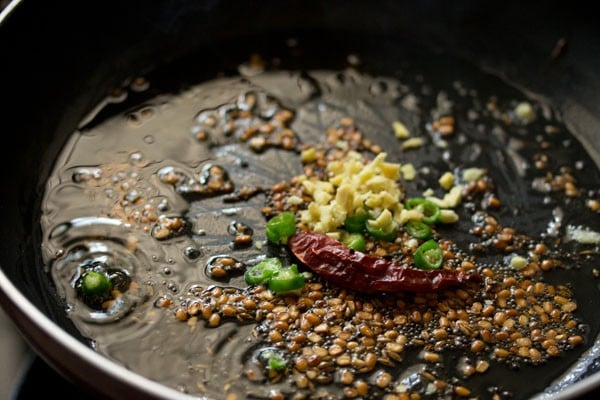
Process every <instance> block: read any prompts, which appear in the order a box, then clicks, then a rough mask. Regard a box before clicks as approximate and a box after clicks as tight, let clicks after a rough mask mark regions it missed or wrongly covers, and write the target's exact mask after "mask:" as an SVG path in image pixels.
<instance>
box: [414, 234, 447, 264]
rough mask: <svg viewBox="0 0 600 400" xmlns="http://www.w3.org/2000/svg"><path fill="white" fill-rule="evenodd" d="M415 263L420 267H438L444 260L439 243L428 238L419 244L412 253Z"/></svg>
mask: <svg viewBox="0 0 600 400" xmlns="http://www.w3.org/2000/svg"><path fill="white" fill-rule="evenodd" d="M414 260H415V265H416V266H417V267H418V268H421V269H438V268H439V267H440V266H441V265H442V261H443V260H444V253H443V252H442V249H441V248H440V245H439V244H438V243H437V242H436V241H435V240H433V239H430V240H428V241H426V242H425V243H423V244H422V245H420V246H419V247H418V248H417V250H416V251H415V255H414Z"/></svg>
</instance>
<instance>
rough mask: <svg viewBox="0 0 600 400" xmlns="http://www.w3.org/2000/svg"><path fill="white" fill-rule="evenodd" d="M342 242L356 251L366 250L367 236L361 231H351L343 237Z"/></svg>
mask: <svg viewBox="0 0 600 400" xmlns="http://www.w3.org/2000/svg"><path fill="white" fill-rule="evenodd" d="M342 243H344V244H345V245H346V246H348V247H349V248H351V249H353V250H356V251H364V250H365V248H366V246H367V243H366V241H365V237H364V236H363V235H362V234H360V233H349V234H347V235H344V236H343V237H342Z"/></svg>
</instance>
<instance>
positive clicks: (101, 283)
mask: <svg viewBox="0 0 600 400" xmlns="http://www.w3.org/2000/svg"><path fill="white" fill-rule="evenodd" d="M112 287H113V285H112V282H111V281H110V279H109V277H108V275H106V274H103V273H102V272H98V271H88V272H86V273H85V275H84V276H83V278H82V281H81V292H82V293H83V294H84V295H85V296H94V297H106V296H108V294H109V293H110V291H111V290H112Z"/></svg>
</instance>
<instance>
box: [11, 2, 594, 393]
mask: <svg viewBox="0 0 600 400" xmlns="http://www.w3.org/2000/svg"><path fill="white" fill-rule="evenodd" d="M593 15H594V13H593V12H591V11H590V10H587V9H586V8H585V7H574V6H573V5H572V4H565V3H564V2H540V3H538V2H525V3H523V2H512V1H508V2H502V3H497V2H495V3H491V2H478V1H455V2H451V3H449V2H444V1H433V0H431V1H419V2H417V1H370V2H361V1H352V0H350V1H327V2H318V1H244V2H227V1H220V0H208V1H198V2H186V1H176V0H171V1H164V2H160V3H152V2H143V3H142V2H138V1H129V2H110V1H108V2H107V1H90V2H73V3H69V4H67V2H31V1H26V0H24V1H14V2H12V3H10V4H9V6H8V7H7V8H6V9H5V10H4V11H3V13H2V17H1V20H0V51H1V54H2V60H1V62H0V79H1V86H0V87H2V107H1V115H2V129H3V135H4V138H5V140H6V144H5V149H6V151H5V153H4V156H3V160H4V166H3V168H2V172H1V173H2V181H1V182H2V185H1V191H2V195H1V197H0V213H1V220H2V222H3V223H2V225H1V228H0V229H1V234H0V237H1V239H2V241H1V243H0V266H1V270H0V289H1V291H0V300H1V303H2V306H3V308H5V309H6V311H7V313H8V314H9V315H10V317H11V318H12V319H13V321H14V322H15V324H16V325H17V327H18V328H19V330H20V331H21V333H22V334H23V336H24V338H25V339H26V340H27V341H28V342H29V343H30V344H31V346H32V347H33V348H34V349H35V350H36V351H37V352H38V353H39V354H40V355H41V357H43V358H44V359H45V360H46V361H47V362H48V363H49V364H50V365H52V366H53V367H54V368H56V370H57V371H59V372H60V373H62V374H64V375H65V376H66V377H67V378H68V379H70V380H72V381H73V382H75V383H77V384H79V385H81V386H82V387H85V388H88V389H90V391H91V393H95V394H98V395H99V396H100V397H104V398H115V399H117V398H132V397H133V398H141V397H143V398H157V399H158V398H184V397H185V396H184V395H182V394H181V393H179V392H177V391H175V390H173V389H170V388H167V387H165V386H162V385H160V384H158V383H156V382H153V381H151V380H149V379H146V378H144V377H143V376H141V375H138V374H136V373H134V372H132V371H129V370H127V369H126V368H123V367H122V366H120V365H118V364H116V363H114V362H112V361H110V360H108V359H107V358H105V357H103V356H101V355H99V354H97V353H95V352H94V351H93V350H92V349H91V348H90V346H89V341H88V339H87V338H85V337H83V336H82V335H81V333H79V332H78V330H77V329H76V327H75V326H74V325H73V323H72V321H71V320H70V319H69V318H68V317H67V315H66V313H65V311H64V304H63V302H62V299H61V298H60V296H58V294H57V293H56V290H55V288H54V285H53V283H52V281H51V278H50V277H49V276H48V275H47V274H46V273H44V266H43V261H42V256H41V250H40V243H41V241H42V233H41V229H40V226H39V220H40V213H41V211H40V210H41V201H42V197H43V194H44V190H45V182H46V180H47V178H48V176H49V175H50V173H51V171H52V168H53V165H54V161H55V159H56V157H57V155H58V154H59V152H60V150H61V149H62V147H63V146H64V144H65V142H66V140H67V139H68V137H69V135H70V134H71V133H72V132H73V131H74V130H75V129H76V128H77V126H78V124H79V123H80V121H81V120H82V119H83V118H84V116H86V115H87V114H88V113H89V112H90V111H91V110H92V109H94V107H95V106H96V105H97V104H98V103H99V102H100V101H101V99H103V98H104V96H105V95H106V90H107V88H111V87H117V86H119V85H120V84H121V83H122V82H123V81H124V80H125V79H127V78H129V77H131V76H133V75H136V74H146V73H148V74H149V73H152V71H155V70H160V69H161V68H167V69H168V68H170V66H171V65H174V64H176V65H178V69H177V70H173V75H172V76H173V78H172V81H173V82H174V83H176V84H186V83H190V82H191V80H192V79H193V80H196V81H201V80H203V79H210V78H213V77H215V76H216V73H217V72H219V71H221V70H231V69H235V66H236V65H238V64H239V63H240V61H241V60H243V59H244V57H248V54H249V53H250V52H252V51H254V50H255V49H256V51H262V52H265V53H267V54H271V55H277V49H278V46H279V47H281V46H282V43H283V42H284V40H285V38H288V37H300V38H305V37H306V38H307V40H306V43H311V44H313V45H314V47H311V46H307V47H304V48H303V49H304V50H305V54H303V55H300V56H298V57H297V58H295V59H294V60H295V61H293V62H292V64H294V63H296V64H295V66H298V67H303V66H304V64H305V63H306V65H310V66H312V67H315V68H335V67H337V66H339V65H340V58H339V57H338V56H336V54H348V53H349V52H359V53H360V52H361V51H363V52H364V54H365V55H363V56H362V57H363V58H362V61H363V63H364V64H365V68H370V69H372V70H374V71H377V70H378V69H379V70H382V71H383V70H385V69H386V68H391V69H392V70H393V67H390V65H393V63H396V62H397V63H400V62H402V60H403V57H402V55H401V54H398V53H397V51H398V49H403V43H405V42H410V43H416V44H418V46H422V48H425V49H427V51H430V52H433V53H436V52H437V53H444V54H449V55H451V56H452V57H454V58H455V59H459V60H461V61H460V62H459V63H456V62H451V61H448V64H443V63H441V64H438V65H430V64H427V65H422V67H423V68H425V69H426V70H427V71H434V72H438V73H439V75H440V76H452V75H453V74H458V75H460V74H461V71H462V72H464V71H463V70H462V68H467V67H465V65H469V67H468V68H472V69H473V70H478V71H482V73H485V74H489V75H493V76H495V77H496V78H497V79H499V80H500V81H502V82H504V83H505V84H506V85H509V86H511V87H514V88H517V89H519V90H522V91H526V92H527V93H530V94H532V95H534V96H535V97H536V98H538V99H543V100H544V101H546V102H548V103H549V104H551V105H552V107H554V108H555V109H557V110H559V112H560V114H561V116H562V120H563V122H564V124H565V125H566V126H567V127H568V128H569V130H570V132H571V133H572V135H573V136H574V138H576V140H577V142H578V143H580V144H581V146H582V149H584V150H585V152H586V154H587V155H588V156H589V157H590V159H591V160H592V161H593V164H595V165H590V167H589V173H590V176H591V179H597V176H598V173H597V166H598V165H600V140H599V139H600V124H599V122H600V101H598V93H600V75H599V74H598V71H600V58H599V57H598V54H600V40H599V38H600V35H599V34H600V32H599V29H598V27H597V26H598V25H597V24H596V23H595V21H594V20H593ZM315 37H316V38H318V40H315V39H314V38H315ZM310 38H313V40H312V41H311V40H310ZM223 43H226V44H227V46H222V45H221V44H223ZM368 49H370V51H368ZM199 54H201V55H204V57H202V56H200V57H199V56H198V55H199ZM361 54H363V53H361ZM206 55H209V57H206ZM415 57H416V56H415ZM182 60H183V61H184V62H181V61H182ZM190 60H193V61H194V62H189V61H190ZM414 60H415V62H414V63H413V65H416V67H415V68H418V67H419V64H418V61H419V59H418V57H416V58H415V59H414ZM423 60H426V59H423ZM448 60H450V58H449V59H448ZM185 61H188V62H187V63H186V62H185ZM200 61H201V62H200ZM177 63H179V64H177ZM186 79H189V80H190V81H189V82H185V80H186ZM165 85H166V84H165ZM582 151H583V150H582ZM595 182H598V181H597V180H596V181H595ZM591 223H592V224H595V226H596V227H598V221H591ZM592 226H593V225H592ZM595 261H596V262H597V261H598V259H597V257H596V258H595ZM582 279H586V278H582ZM578 284H579V282H574V285H578ZM584 287H585V288H586V292H585V293H583V294H582V296H581V299H586V298H587V299H589V304H588V305H587V306H586V305H585V301H584V302H583V303H584V304H583V305H582V307H583V308H585V309H587V310H590V311H588V313H589V315H592V316H593V318H595V321H594V322H593V323H592V324H591V326H592V332H591V334H592V337H591V339H590V343H589V345H590V346H591V345H592V344H593V343H594V342H595V340H594V337H596V335H597V333H598V327H599V325H600V317H598V316H597V315H596V316H594V315H593V314H594V313H593V312H592V311H591V310H593V309H594V307H596V308H597V302H595V300H594V299H595V298H597V297H599V296H598V292H597V288H596V285H589V284H587V285H584ZM590 346H587V347H590ZM596 356H597V354H595V353H594V352H589V353H588V352H584V353H582V354H580V360H579V361H577V360H570V361H569V363H579V364H577V365H581V367H580V369H579V372H578V378H577V379H576V382H570V383H569V384H568V385H567V387H566V388H561V390H559V391H558V392H557V393H555V394H554V398H564V399H570V398H576V397H577V396H580V395H584V394H586V393H592V392H593V391H595V390H596V389H597V388H598V387H599V386H600V376H598V375H597V374H596V373H595V372H596V365H597V362H594V361H595V357H596Z"/></svg>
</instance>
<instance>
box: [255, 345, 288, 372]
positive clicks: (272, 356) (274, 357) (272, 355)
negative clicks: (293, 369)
mask: <svg viewBox="0 0 600 400" xmlns="http://www.w3.org/2000/svg"><path fill="white" fill-rule="evenodd" d="M260 357H261V358H262V359H263V360H264V361H263V362H265V363H266V367H267V369H268V370H270V371H275V372H283V371H284V370H285V368H286V367H287V362H286V361H285V358H283V356H282V355H281V354H278V353H277V352H275V351H272V350H266V351H263V353H262V354H261V356H260Z"/></svg>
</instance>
